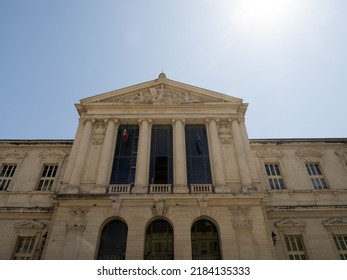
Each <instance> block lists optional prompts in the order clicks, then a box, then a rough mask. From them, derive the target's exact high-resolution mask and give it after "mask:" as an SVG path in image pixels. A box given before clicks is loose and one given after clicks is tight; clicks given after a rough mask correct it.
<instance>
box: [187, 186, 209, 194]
mask: <svg viewBox="0 0 347 280" xmlns="http://www.w3.org/2000/svg"><path fill="white" fill-rule="evenodd" d="M190 192H191V193H213V187H212V184H190Z"/></svg>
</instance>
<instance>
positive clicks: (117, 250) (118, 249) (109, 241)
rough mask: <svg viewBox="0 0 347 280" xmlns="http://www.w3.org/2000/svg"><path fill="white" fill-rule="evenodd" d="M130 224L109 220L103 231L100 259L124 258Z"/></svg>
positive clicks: (98, 256)
mask: <svg viewBox="0 0 347 280" xmlns="http://www.w3.org/2000/svg"><path fill="white" fill-rule="evenodd" d="M127 237H128V226H127V225H126V224H125V223H124V222H122V221H120V220H113V221H110V222H108V223H107V224H106V225H105V226H104V228H103V229H102V232H101V237H100V243H99V251H98V255H97V259H98V260H124V259H125V251H126V245H127Z"/></svg>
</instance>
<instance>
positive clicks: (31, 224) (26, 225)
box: [14, 220, 46, 230]
mask: <svg viewBox="0 0 347 280" xmlns="http://www.w3.org/2000/svg"><path fill="white" fill-rule="evenodd" d="M45 227H46V225H45V224H44V223H41V222H38V221H36V220H26V221H22V222H19V223H16V224H14V228H15V229H17V230H20V229H33V228H34V229H43V228H45Z"/></svg>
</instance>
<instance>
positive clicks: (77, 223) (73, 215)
mask: <svg viewBox="0 0 347 280" xmlns="http://www.w3.org/2000/svg"><path fill="white" fill-rule="evenodd" d="M86 213H87V211H86V209H84V208H74V209H72V210H71V212H70V220H69V221H68V222H66V229H67V230H84V229H85V227H86V225H87V222H86Z"/></svg>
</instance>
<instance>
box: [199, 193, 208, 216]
mask: <svg viewBox="0 0 347 280" xmlns="http://www.w3.org/2000/svg"><path fill="white" fill-rule="evenodd" d="M198 203H199V210H200V216H204V215H207V206H208V199H207V198H206V197H205V196H204V197H203V198H202V199H198Z"/></svg>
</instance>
